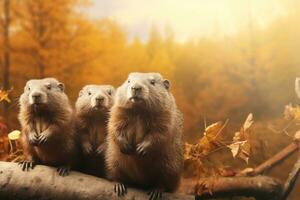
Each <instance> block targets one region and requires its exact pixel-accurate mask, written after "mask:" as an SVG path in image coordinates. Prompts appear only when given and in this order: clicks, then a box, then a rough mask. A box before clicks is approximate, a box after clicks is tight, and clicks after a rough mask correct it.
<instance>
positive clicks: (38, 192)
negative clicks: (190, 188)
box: [0, 162, 195, 200]
mask: <svg viewBox="0 0 300 200" xmlns="http://www.w3.org/2000/svg"><path fill="white" fill-rule="evenodd" d="M163 197H164V199H166V200H167V199H170V200H171V199H175V200H176V199H178V200H179V199H186V200H192V199H194V198H195V197H194V196H191V195H182V194H163ZM148 198H149V197H148V195H147V193H146V192H145V191H141V190H137V189H133V188H129V189H128V193H127V195H126V196H125V197H124V198H122V199H123V200H126V199H128V200H129V199H137V200H139V199H140V200H142V199H148ZM0 199H5V200H15V199H18V200H25V199H28V200H30V199H35V200H42V199H43V200H44V199H55V200H67V199H72V200H82V199H95V200H98V199H99V200H112V199H117V197H116V196H115V194H114V193H113V183H112V182H109V181H107V180H105V179H100V178H97V177H93V176H89V175H85V174H82V173H79V172H75V171H72V172H71V173H70V175H69V176H66V177H61V176H59V175H58V173H57V172H56V169H54V168H52V167H47V166H42V165H39V166H36V167H35V168H34V169H33V170H31V171H29V172H23V171H22V170H21V168H20V167H19V166H18V164H17V163H11V162H0Z"/></svg>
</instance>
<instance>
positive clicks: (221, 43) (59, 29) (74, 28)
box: [0, 0, 300, 200]
mask: <svg viewBox="0 0 300 200" xmlns="http://www.w3.org/2000/svg"><path fill="white" fill-rule="evenodd" d="M0 2H1V4H0V16H1V19H0V20H1V26H0V33H1V35H0V54H1V55H2V56H1V57H0V61H1V65H2V67H1V69H0V74H1V78H0V81H1V83H0V86H2V89H3V91H7V90H10V92H9V98H10V100H11V102H10V103H5V102H2V103H1V104H2V107H1V112H2V121H3V122H4V123H5V124H6V125H7V126H8V129H9V130H14V129H20V126H19V123H18V120H17V112H18V97H19V96H20V94H21V93H22V91H23V87H24V85H25V83H26V81H28V80H29V79H33V78H42V77H49V76H51V77H56V78H57V79H59V80H60V81H62V82H64V83H65V85H66V92H67V94H68V95H69V97H70V99H71V102H72V103H74V101H75V100H76V98H77V96H78V92H79V90H80V89H81V88H82V87H83V86H84V85H86V84H91V83H94V84H112V85H114V86H115V87H117V86H118V85H120V84H121V83H122V82H123V81H124V80H125V79H126V77H127V75H128V73H130V72H134V71H140V72H150V71H157V72H160V73H161V74H162V75H163V76H164V77H166V78H168V79H169V80H170V81H171V90H172V92H173V93H174V95H175V98H176V101H177V104H178V107H179V108H180V109H181V110H182V112H183V113H184V119H185V123H184V128H185V132H184V137H185V140H186V141H188V142H189V143H195V142H197V141H198V139H199V138H200V137H201V136H202V133H203V131H204V128H205V123H206V124H210V123H213V122H216V121H219V120H221V121H225V120H226V119H229V123H228V126H227V132H228V137H232V135H233V134H234V132H235V131H237V130H238V129H239V127H240V126H241V125H242V123H243V122H244V120H245V118H246V116H247V115H248V113H253V115H254V120H255V127H254V130H253V135H252V140H251V142H252V147H253V148H252V151H251V156H250V161H249V164H248V165H247V164H245V163H244V162H243V161H242V160H236V159H231V160H230V162H231V165H232V166H235V167H237V168H245V167H248V166H252V167H253V166H256V165H257V164H259V163H261V162H262V161H264V160H266V159H267V158H269V157H270V156H272V155H273V154H274V153H276V152H278V151H279V150H281V149H282V148H283V147H285V146H286V145H287V144H289V143H290V142H291V141H292V139H293V138H292V135H293V134H294V132H295V131H296V130H297V129H299V123H294V124H293V125H292V126H288V125H289V121H288V120H286V119H284V117H283V112H284V108H285V105H287V104H289V103H292V104H300V99H299V98H297V96H296V94H295V92H294V80H295V78H296V77H297V76H300V23H299V19H300V1H299V0H243V1H241V0H210V1H208V0H185V1H182V0H152V1H148V0H51V1H45V0H1V1H0ZM7 16H9V18H7ZM204 122H205V123H204ZM287 126H288V127H287ZM286 127H287V128H286ZM285 128H286V129H285ZM282 130H285V131H282ZM297 156H298V155H295V156H293V157H291V158H289V159H288V160H286V161H284V162H283V163H282V164H280V165H279V166H277V167H276V168H274V169H273V170H271V171H270V172H269V174H270V175H272V176H275V177H277V178H280V179H281V180H285V179H286V177H287V174H288V171H289V170H288V169H290V168H291V167H292V165H293V164H294V162H295V159H296V158H297ZM216 160H219V158H218V157H217V158H216ZM217 164H218V163H217ZM219 164H220V163H219ZM229 164H230V163H229ZM299 195H300V186H299V183H298V184H297V186H296V188H295V189H294V191H293V194H292V197H291V199H294V200H296V199H297V197H299Z"/></svg>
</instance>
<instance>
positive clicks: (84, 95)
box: [75, 85, 115, 177]
mask: <svg viewBox="0 0 300 200" xmlns="http://www.w3.org/2000/svg"><path fill="white" fill-rule="evenodd" d="M114 93H115V89H114V87H113V86H111V85H87V86H85V87H83V89H82V90H81V91H80V92H79V97H78V99H77V101H76V106H75V107H76V129H77V133H78V136H79V143H80V146H81V152H82V156H81V157H82V162H81V165H82V166H81V171H82V172H84V173H88V174H90V175H94V176H98V177H104V175H105V162H104V152H105V149H106V143H105V138H106V135H107V122H108V116H109V110H110V108H111V107H112V105H113V97H114Z"/></svg>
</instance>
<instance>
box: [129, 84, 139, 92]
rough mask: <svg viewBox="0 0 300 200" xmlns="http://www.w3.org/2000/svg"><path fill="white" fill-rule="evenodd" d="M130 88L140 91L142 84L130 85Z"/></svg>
mask: <svg viewBox="0 0 300 200" xmlns="http://www.w3.org/2000/svg"><path fill="white" fill-rule="evenodd" d="M131 90H132V91H133V92H140V91H141V90H142V86H139V85H134V86H131Z"/></svg>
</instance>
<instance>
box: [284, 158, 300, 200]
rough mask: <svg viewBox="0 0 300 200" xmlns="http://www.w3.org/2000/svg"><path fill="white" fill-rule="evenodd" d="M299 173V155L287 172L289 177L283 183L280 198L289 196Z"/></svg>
mask: <svg viewBox="0 0 300 200" xmlns="http://www.w3.org/2000/svg"><path fill="white" fill-rule="evenodd" d="M299 173H300V157H299V158H298V160H297V162H296V164H295V165H294V168H293V170H292V171H291V173H290V174H289V177H288V179H287V181H286V183H285V185H284V189H283V193H282V197H281V200H286V199H287V197H288V196H289V194H290V193H291V191H292V189H293V188H294V186H295V183H296V180H297V178H298V176H299Z"/></svg>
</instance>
